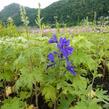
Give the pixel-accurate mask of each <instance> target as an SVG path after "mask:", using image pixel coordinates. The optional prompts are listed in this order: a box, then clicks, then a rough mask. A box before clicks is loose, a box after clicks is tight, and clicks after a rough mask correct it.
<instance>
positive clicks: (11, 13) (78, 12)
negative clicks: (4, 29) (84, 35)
mask: <svg viewBox="0 0 109 109" xmlns="http://www.w3.org/2000/svg"><path fill="white" fill-rule="evenodd" d="M26 10H27V15H28V16H29V19H30V25H34V24H35V23H34V19H35V17H36V15H37V11H36V9H31V8H27V7H26ZM94 13H96V19H98V18H99V17H101V16H108V15H109V0H60V1H58V2H55V3H53V4H51V5H50V6H48V7H46V8H44V9H42V17H44V19H43V22H46V23H50V24H54V22H55V19H56V18H57V20H58V21H59V22H60V23H66V24H69V25H75V24H78V23H79V22H81V20H82V19H84V18H86V17H87V16H88V18H89V20H90V21H93V20H94ZM57 16H58V17H57ZM8 17H12V18H13V19H14V22H15V24H16V25H21V21H20V12H19V5H18V4H11V5H9V6H6V7H5V8H4V9H3V10H2V11H1V12H0V20H2V21H4V22H6V20H7V18H8Z"/></svg>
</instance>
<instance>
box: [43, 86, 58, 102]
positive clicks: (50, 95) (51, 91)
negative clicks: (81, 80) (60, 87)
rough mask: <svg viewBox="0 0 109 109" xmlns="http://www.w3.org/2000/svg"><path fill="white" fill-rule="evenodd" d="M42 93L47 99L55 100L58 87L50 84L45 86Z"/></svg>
mask: <svg viewBox="0 0 109 109" xmlns="http://www.w3.org/2000/svg"><path fill="white" fill-rule="evenodd" d="M42 95H43V96H45V100H46V101H53V102H54V101H55V100H56V89H55V88H54V87H53V86H51V85H49V86H45V87H44V88H43V90H42Z"/></svg>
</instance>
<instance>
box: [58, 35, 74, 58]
mask: <svg viewBox="0 0 109 109" xmlns="http://www.w3.org/2000/svg"><path fill="white" fill-rule="evenodd" d="M57 47H58V48H59V50H60V52H61V53H62V54H63V56H64V57H65V58H66V57H68V56H69V55H71V54H72V52H73V48H72V47H71V46H70V40H66V38H62V37H61V38H60V40H59V43H58V44H57Z"/></svg>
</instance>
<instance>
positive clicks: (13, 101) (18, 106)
mask: <svg viewBox="0 0 109 109" xmlns="http://www.w3.org/2000/svg"><path fill="white" fill-rule="evenodd" d="M1 109H24V103H23V102H22V101H20V99H19V98H16V97H15V98H9V99H5V100H4V101H3V105H2V106H1Z"/></svg>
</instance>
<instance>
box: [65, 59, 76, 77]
mask: <svg viewBox="0 0 109 109" xmlns="http://www.w3.org/2000/svg"><path fill="white" fill-rule="evenodd" d="M66 69H67V70H68V71H69V72H70V73H71V74H73V75H76V72H75V71H74V67H73V66H72V65H71V63H70V62H69V61H67V67H66Z"/></svg>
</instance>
